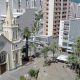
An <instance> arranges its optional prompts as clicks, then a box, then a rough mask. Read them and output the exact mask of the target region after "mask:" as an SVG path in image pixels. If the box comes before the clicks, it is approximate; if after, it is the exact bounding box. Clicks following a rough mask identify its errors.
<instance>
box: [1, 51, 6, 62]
mask: <svg viewBox="0 0 80 80" xmlns="http://www.w3.org/2000/svg"><path fill="white" fill-rule="evenodd" d="M6 55H7V53H6V51H2V52H1V53H0V63H4V62H6Z"/></svg>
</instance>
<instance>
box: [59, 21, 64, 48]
mask: <svg viewBox="0 0 80 80" xmlns="http://www.w3.org/2000/svg"><path fill="white" fill-rule="evenodd" d="M63 29H64V21H63V20H61V21H60V29H59V47H62V42H63V32H64V30H63Z"/></svg>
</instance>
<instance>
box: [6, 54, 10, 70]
mask: <svg viewBox="0 0 80 80" xmlns="http://www.w3.org/2000/svg"><path fill="white" fill-rule="evenodd" d="M6 64H7V65H6V68H7V70H9V69H10V67H9V65H10V61H9V54H8V53H7V55H6Z"/></svg>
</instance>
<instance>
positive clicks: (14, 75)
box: [0, 58, 75, 80]
mask: <svg viewBox="0 0 80 80" xmlns="http://www.w3.org/2000/svg"><path fill="white" fill-rule="evenodd" d="M43 61H44V59H43V58H36V59H35V60H34V61H33V62H32V63H28V64H26V65H25V66H22V67H20V68H18V69H16V70H13V71H8V72H6V73H4V74H3V75H1V76H0V80H19V77H20V76H21V75H27V72H28V70H29V69H30V68H39V69H40V72H39V76H38V80H75V74H74V72H73V71H72V70H70V69H69V68H67V67H66V65H65V64H64V63H60V62H59V63H52V64H51V65H50V66H46V67H43ZM63 66H64V67H63Z"/></svg>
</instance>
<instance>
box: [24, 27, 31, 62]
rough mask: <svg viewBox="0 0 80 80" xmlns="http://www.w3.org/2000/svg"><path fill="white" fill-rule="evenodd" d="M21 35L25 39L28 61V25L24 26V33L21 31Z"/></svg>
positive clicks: (27, 58)
mask: <svg viewBox="0 0 80 80" xmlns="http://www.w3.org/2000/svg"><path fill="white" fill-rule="evenodd" d="M23 37H24V38H25V39H26V50H25V51H26V52H25V53H26V56H25V57H26V60H27V61H28V60H29V57H28V39H29V37H30V31H29V29H28V27H26V28H25V29H24V33H23Z"/></svg>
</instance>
